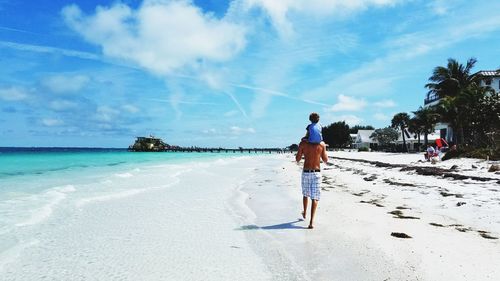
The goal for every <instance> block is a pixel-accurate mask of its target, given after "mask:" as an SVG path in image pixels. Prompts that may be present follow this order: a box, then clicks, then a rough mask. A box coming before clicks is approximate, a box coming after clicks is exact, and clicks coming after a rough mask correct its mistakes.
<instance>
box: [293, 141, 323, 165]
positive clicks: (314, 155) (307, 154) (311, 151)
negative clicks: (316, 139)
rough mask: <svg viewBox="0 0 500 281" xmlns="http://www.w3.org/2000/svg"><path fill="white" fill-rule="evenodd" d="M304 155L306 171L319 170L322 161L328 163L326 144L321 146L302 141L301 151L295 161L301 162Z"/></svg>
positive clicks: (320, 144)
mask: <svg viewBox="0 0 500 281" xmlns="http://www.w3.org/2000/svg"><path fill="white" fill-rule="evenodd" d="M302 155H304V170H319V169H320V159H321V160H323V162H324V163H326V162H328V155H327V154H326V145H325V143H324V142H321V143H319V144H311V143H308V142H305V141H302V142H301V143H300V145H299V151H298V152H297V155H296V156H295V160H297V162H299V161H300V160H301V159H302Z"/></svg>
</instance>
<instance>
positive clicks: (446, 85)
mask: <svg viewBox="0 0 500 281" xmlns="http://www.w3.org/2000/svg"><path fill="white" fill-rule="evenodd" d="M476 62H477V60H476V59H475V58H470V59H469V60H467V64H466V65H465V66H464V65H463V64H461V63H459V62H458V61H457V60H455V59H451V58H450V59H448V64H447V66H446V67H444V66H437V67H435V68H434V71H433V73H432V76H431V77H429V81H431V83H428V84H427V85H425V87H426V88H428V89H429V94H434V95H438V96H439V97H440V98H441V100H440V101H439V104H438V106H437V109H436V110H437V111H438V112H439V113H440V115H441V118H442V121H444V122H448V123H449V124H450V126H451V128H452V130H453V141H454V142H456V143H459V144H460V143H463V138H464V126H466V125H467V123H466V122H465V120H466V119H467V118H464V117H466V114H468V113H467V112H466V111H463V110H462V109H463V107H464V105H465V104H467V103H468V102H467V100H466V99H463V98H462V97H463V93H464V92H465V91H467V90H468V89H469V88H470V87H471V86H473V85H478V84H479V83H478V82H479V79H480V77H479V76H475V75H472V74H471V70H472V68H473V67H474V65H475V64H476Z"/></svg>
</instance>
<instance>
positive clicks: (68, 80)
mask: <svg viewBox="0 0 500 281" xmlns="http://www.w3.org/2000/svg"><path fill="white" fill-rule="evenodd" d="M89 81H90V79H89V78H88V77H87V76H85V75H53V76H50V77H47V78H45V79H43V80H42V85H44V86H45V87H47V88H48V89H49V90H51V91H52V92H54V93H73V92H78V91H80V90H81V89H83V87H85V85H86V84H87V83H88V82H89Z"/></svg>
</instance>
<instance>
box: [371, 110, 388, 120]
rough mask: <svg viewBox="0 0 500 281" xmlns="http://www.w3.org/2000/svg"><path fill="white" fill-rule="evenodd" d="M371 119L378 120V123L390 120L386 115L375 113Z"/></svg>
mask: <svg viewBox="0 0 500 281" xmlns="http://www.w3.org/2000/svg"><path fill="white" fill-rule="evenodd" d="M373 118H375V120H378V121H388V120H390V119H391V117H390V116H389V115H387V114H383V113H380V112H379V113H375V114H374V115H373Z"/></svg>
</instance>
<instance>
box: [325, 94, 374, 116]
mask: <svg viewBox="0 0 500 281" xmlns="http://www.w3.org/2000/svg"><path fill="white" fill-rule="evenodd" d="M365 106H366V101H365V100H364V99H356V98H353V97H349V96H345V95H339V96H338V103H336V104H334V105H333V106H332V107H331V108H329V109H328V111H333V112H337V111H360V110H362V109H363V108H365Z"/></svg>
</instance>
